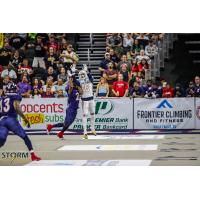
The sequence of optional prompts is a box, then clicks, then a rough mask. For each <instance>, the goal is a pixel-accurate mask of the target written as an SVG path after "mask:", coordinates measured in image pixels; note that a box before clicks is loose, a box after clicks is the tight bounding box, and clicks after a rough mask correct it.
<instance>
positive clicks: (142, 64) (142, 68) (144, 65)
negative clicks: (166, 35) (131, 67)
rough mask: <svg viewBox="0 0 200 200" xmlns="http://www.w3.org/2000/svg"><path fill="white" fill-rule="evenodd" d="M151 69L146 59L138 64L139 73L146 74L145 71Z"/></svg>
mask: <svg viewBox="0 0 200 200" xmlns="http://www.w3.org/2000/svg"><path fill="white" fill-rule="evenodd" d="M147 69H149V64H148V63H147V60H146V59H145V58H142V60H141V62H140V63H139V64H138V70H139V72H145V70H147Z"/></svg>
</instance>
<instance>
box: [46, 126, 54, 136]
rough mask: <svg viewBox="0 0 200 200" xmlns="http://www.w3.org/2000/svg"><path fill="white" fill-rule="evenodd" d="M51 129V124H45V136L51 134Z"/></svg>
mask: <svg viewBox="0 0 200 200" xmlns="http://www.w3.org/2000/svg"><path fill="white" fill-rule="evenodd" d="M52 128H53V125H52V124H47V134H48V135H49V133H50V132H51V129H52Z"/></svg>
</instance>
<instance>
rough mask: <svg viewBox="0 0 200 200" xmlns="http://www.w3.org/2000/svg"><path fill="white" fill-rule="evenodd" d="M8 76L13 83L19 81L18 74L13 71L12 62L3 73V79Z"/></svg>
mask: <svg viewBox="0 0 200 200" xmlns="http://www.w3.org/2000/svg"><path fill="white" fill-rule="evenodd" d="M6 75H8V76H9V78H10V79H12V80H13V81H14V80H16V79H17V74H16V72H15V71H14V70H13V65H12V64H11V62H10V63H9V64H8V67H7V68H6V69H4V70H3V71H2V73H1V77H2V78H4V76H6Z"/></svg>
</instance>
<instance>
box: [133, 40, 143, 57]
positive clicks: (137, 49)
mask: <svg viewBox="0 0 200 200" xmlns="http://www.w3.org/2000/svg"><path fill="white" fill-rule="evenodd" d="M140 50H142V48H141V47H140V45H139V41H138V40H135V41H134V44H133V46H132V52H133V53H134V56H137V55H139V54H140Z"/></svg>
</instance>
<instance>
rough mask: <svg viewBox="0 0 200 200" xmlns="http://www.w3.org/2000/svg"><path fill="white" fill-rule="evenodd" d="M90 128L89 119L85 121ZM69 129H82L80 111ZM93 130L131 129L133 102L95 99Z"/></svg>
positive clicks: (80, 110) (128, 100)
mask: <svg viewBox="0 0 200 200" xmlns="http://www.w3.org/2000/svg"><path fill="white" fill-rule="evenodd" d="M87 122H88V129H89V128H90V118H88V120H87ZM70 128H71V129H75V130H76V129H82V128H83V127H82V109H81V108H80V109H79V111H78V115H77V118H76V120H75V122H74V123H73V124H72V125H71V127H70ZM95 128H96V130H105V129H119V130H124V129H133V101H132V100H130V99H128V98H127V99H118V98H117V99H112V98H110V99H95Z"/></svg>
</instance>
